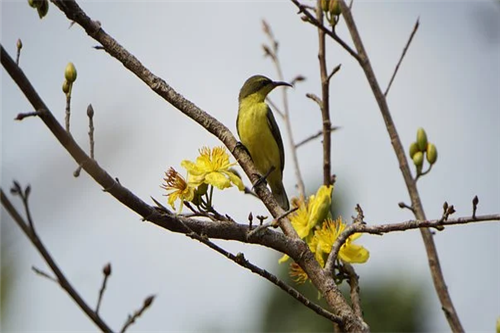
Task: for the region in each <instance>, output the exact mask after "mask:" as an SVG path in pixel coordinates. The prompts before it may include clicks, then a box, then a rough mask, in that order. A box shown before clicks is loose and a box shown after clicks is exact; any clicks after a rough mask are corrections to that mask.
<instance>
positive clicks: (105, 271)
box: [95, 263, 111, 314]
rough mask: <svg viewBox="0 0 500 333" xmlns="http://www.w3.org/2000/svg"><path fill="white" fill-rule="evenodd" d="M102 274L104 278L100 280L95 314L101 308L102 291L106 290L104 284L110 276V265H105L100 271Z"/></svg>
mask: <svg viewBox="0 0 500 333" xmlns="http://www.w3.org/2000/svg"><path fill="white" fill-rule="evenodd" d="M102 274H103V275H104V278H103V279H102V286H101V289H100V290H99V297H98V298H97V305H96V307H95V313H96V314H98V313H99V309H100V308H101V302H102V297H103V296H104V291H105V290H106V283H107V282H108V278H109V277H110V275H111V263H108V264H106V266H104V268H103V269H102Z"/></svg>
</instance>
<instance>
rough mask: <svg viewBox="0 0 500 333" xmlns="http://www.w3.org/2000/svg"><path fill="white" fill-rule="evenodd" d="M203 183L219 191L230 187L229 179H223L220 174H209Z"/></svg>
mask: <svg viewBox="0 0 500 333" xmlns="http://www.w3.org/2000/svg"><path fill="white" fill-rule="evenodd" d="M205 182H206V183H208V184H210V185H213V186H215V187H217V188H218V189H220V190H223V189H225V188H228V187H231V182H230V181H229V179H227V178H226V177H224V175H222V174H221V173H220V172H211V173H209V174H208V175H207V176H206V177H205Z"/></svg>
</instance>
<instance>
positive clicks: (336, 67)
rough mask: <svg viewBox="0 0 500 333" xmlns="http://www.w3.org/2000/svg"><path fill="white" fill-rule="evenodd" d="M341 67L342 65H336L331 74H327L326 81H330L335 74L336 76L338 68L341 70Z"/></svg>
mask: <svg viewBox="0 0 500 333" xmlns="http://www.w3.org/2000/svg"><path fill="white" fill-rule="evenodd" d="M341 67H342V65H341V64H338V65H337V66H335V68H334V69H332V71H331V73H330V74H328V78H327V79H328V81H330V80H331V79H332V77H333V76H334V75H335V74H337V72H338V71H340V68H341Z"/></svg>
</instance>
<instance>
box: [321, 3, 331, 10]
mask: <svg viewBox="0 0 500 333" xmlns="http://www.w3.org/2000/svg"><path fill="white" fill-rule="evenodd" d="M329 8H330V0H321V9H322V10H323V11H324V12H327V11H328V9H329Z"/></svg>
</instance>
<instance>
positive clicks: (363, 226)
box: [325, 206, 500, 274]
mask: <svg viewBox="0 0 500 333" xmlns="http://www.w3.org/2000/svg"><path fill="white" fill-rule="evenodd" d="M450 207H451V208H452V207H453V206H450ZM450 207H448V208H447V211H448V212H450V214H451V213H452V212H454V209H453V208H452V209H451V210H450ZM486 221H500V214H490V215H480V216H476V218H473V217H467V216H465V217H459V218H455V219H447V218H440V219H435V220H423V221H419V220H409V221H405V222H399V223H390V224H381V225H370V224H369V223H367V222H365V221H363V222H361V223H353V224H351V225H349V226H348V227H346V228H345V229H344V231H343V232H342V233H341V234H340V235H339V236H338V237H337V239H336V240H335V242H334V243H333V246H332V251H331V252H330V255H329V256H328V260H327V262H326V264H325V270H326V272H327V274H332V273H333V268H334V265H335V260H337V257H338V253H339V251H340V248H341V247H342V245H343V244H344V243H345V241H346V240H347V238H349V236H351V235H353V234H355V233H367V234H374V235H382V234H385V233H389V232H395V231H405V230H410V229H423V228H426V230H428V228H436V229H438V230H439V229H441V228H443V227H445V226H451V225H462V224H467V223H475V222H486Z"/></svg>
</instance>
